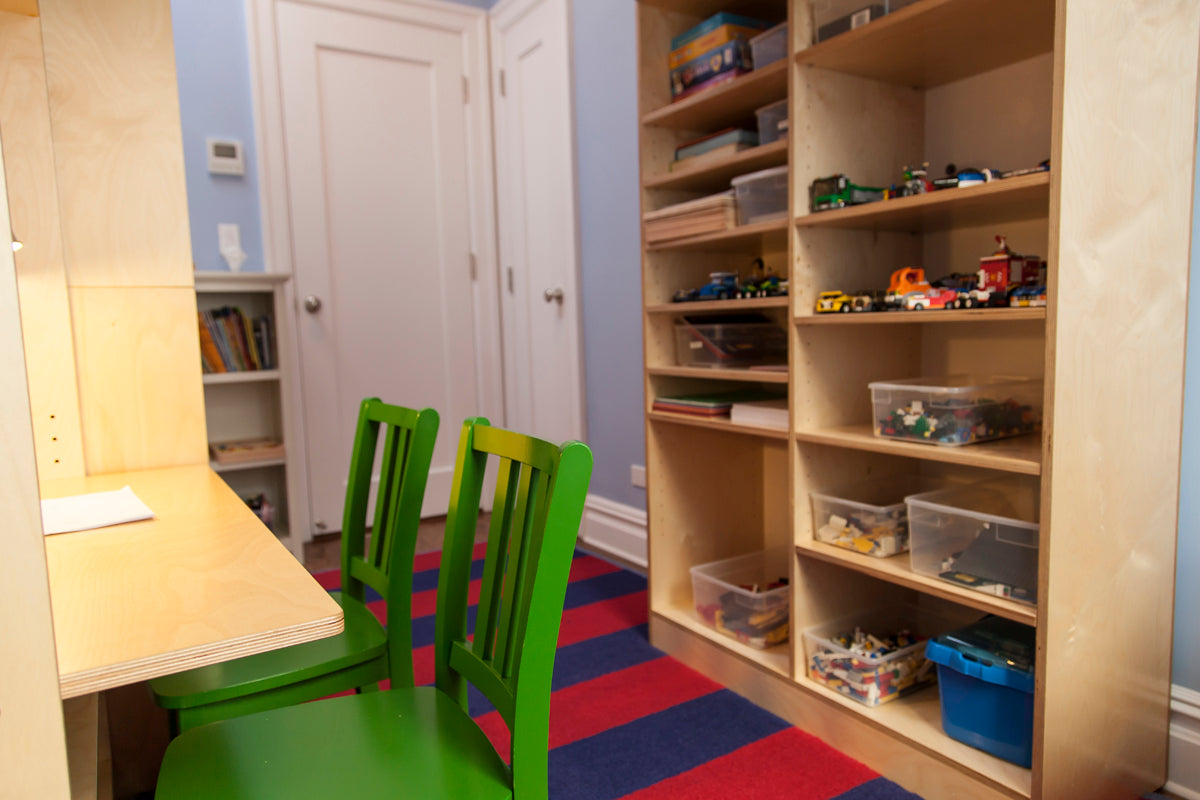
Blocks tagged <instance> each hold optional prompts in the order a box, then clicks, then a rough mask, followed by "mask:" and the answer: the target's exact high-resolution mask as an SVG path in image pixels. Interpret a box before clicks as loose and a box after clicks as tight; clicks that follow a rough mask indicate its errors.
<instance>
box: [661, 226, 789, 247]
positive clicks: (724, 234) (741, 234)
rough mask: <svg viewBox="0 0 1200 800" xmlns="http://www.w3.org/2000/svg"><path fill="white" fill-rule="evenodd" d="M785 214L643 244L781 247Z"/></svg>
mask: <svg viewBox="0 0 1200 800" xmlns="http://www.w3.org/2000/svg"><path fill="white" fill-rule="evenodd" d="M787 228H788V221H787V219H786V218H784V219H777V220H772V221H771V222H756V223H754V224H752V225H738V226H737V227H735V228H729V229H728V230H723V231H719V232H717V233H705V234H702V235H700V236H688V237H687V238H684V239H673V240H671V241H666V242H655V243H653V244H648V245H646V249H647V250H648V251H664V250H708V251H714V250H717V251H720V250H728V251H732V252H736V251H739V250H745V249H747V248H758V249H781V248H783V247H786V246H787V238H786V234H787Z"/></svg>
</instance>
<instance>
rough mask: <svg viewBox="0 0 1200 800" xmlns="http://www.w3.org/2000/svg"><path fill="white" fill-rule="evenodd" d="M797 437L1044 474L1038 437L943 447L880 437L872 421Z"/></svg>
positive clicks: (819, 442)
mask: <svg viewBox="0 0 1200 800" xmlns="http://www.w3.org/2000/svg"><path fill="white" fill-rule="evenodd" d="M796 440H797V441H801V442H812V443H813V444H823V445H830V446H832V447H846V448H849V449H852V450H867V451H870V452H873V453H885V454H888V455H895V456H905V457H907V458H917V459H922V460H925V461H939V462H942V463H946V464H960V465H962V466H967V467H979V468H981V469H994V470H999V471H1001V472H1015V473H1019V474H1022V475H1041V474H1042V441H1041V438H1040V437H1038V436H1016V437H1013V438H1011V439H997V440H995V441H991V442H981V443H979V444H970V445H964V446H962V447H942V446H939V445H932V444H920V443H917V442H906V441H902V440H900V439H886V438H881V437H878V436H876V435H875V431H874V429H873V427H872V426H871V425H870V423H866V424H861V425H847V426H843V427H837V428H824V429H819V430H808V431H797V432H796Z"/></svg>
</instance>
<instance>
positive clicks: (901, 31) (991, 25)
mask: <svg viewBox="0 0 1200 800" xmlns="http://www.w3.org/2000/svg"><path fill="white" fill-rule="evenodd" d="M982 20H986V23H984V22H982ZM1053 37H1054V3H1053V2H1052V0H921V2H917V3H913V4H912V5H910V6H908V7H906V8H902V9H900V10H899V11H897V12H895V13H893V14H889V15H888V16H886V17H884V18H883V19H881V20H877V21H875V22H872V23H871V24H869V25H865V26H863V27H861V28H857V29H855V30H852V31H848V32H846V33H843V34H841V35H840V36H835V37H833V38H831V39H828V40H826V41H824V42H820V43H818V44H816V45H814V46H812V47H810V48H808V49H806V50H801V51H800V52H799V53H798V54H797V55H796V61H797V63H799V64H802V65H811V66H814V67H821V68H823V69H830V70H836V71H839V72H847V73H850V74H853V75H861V76H863V77H867V78H872V79H875V80H881V81H888V82H890V83H896V84H900V85H902V86H920V87H930V86H940V85H942V84H944V83H949V82H951V81H957V80H961V79H963V78H966V77H969V76H971V75H976V74H979V73H981V72H987V71H989V70H993V69H996V68H997V67H1000V66H1003V65H1005V64H1011V63H1013V62H1015V61H1022V60H1024V59H1026V58H1029V57H1031V56H1034V55H1037V54H1038V53H1047V52H1049V51H1050V50H1051V48H1052V46H1053V43H1054V38H1053Z"/></svg>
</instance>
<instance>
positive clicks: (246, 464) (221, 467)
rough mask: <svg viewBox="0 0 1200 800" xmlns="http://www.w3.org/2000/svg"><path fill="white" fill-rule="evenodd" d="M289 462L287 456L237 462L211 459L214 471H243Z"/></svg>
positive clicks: (279, 465)
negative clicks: (229, 462)
mask: <svg viewBox="0 0 1200 800" xmlns="http://www.w3.org/2000/svg"><path fill="white" fill-rule="evenodd" d="M286 464H287V459H286V458H264V459H262V460H260V461H239V462H237V463H236V464H218V463H217V462H216V461H210V462H209V466H211V467H212V470H213V472H222V473H224V472H241V471H243V470H248V469H266V468H267V467H282V466H285V465H286Z"/></svg>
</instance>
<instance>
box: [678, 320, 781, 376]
mask: <svg viewBox="0 0 1200 800" xmlns="http://www.w3.org/2000/svg"><path fill="white" fill-rule="evenodd" d="M736 319H737V318H736V317H731V318H728V319H720V318H713V319H711V320H707V319H704V318H700V320H694V319H688V318H684V319H680V320H679V322H677V323H676V324H675V358H676V360H677V361H678V362H679V366H681V367H743V368H744V367H753V366H762V365H766V364H786V363H787V333H786V332H785V331H784V329H783V328H780V327H779V326H777V325H774V324H772V323H771V322H767V321H765V318H764V321H736Z"/></svg>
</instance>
